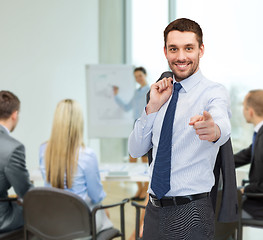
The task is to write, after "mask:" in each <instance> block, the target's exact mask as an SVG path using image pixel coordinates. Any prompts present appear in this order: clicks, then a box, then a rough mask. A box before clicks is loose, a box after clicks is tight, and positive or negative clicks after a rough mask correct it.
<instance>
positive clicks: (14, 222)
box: [0, 91, 32, 232]
mask: <svg viewBox="0 0 263 240" xmlns="http://www.w3.org/2000/svg"><path fill="white" fill-rule="evenodd" d="M19 109H20V101H19V99H18V98H17V96H15V95H14V94H13V93H11V92H9V91H0V199H2V200H3V199H6V198H7V197H8V189H10V188H11V187H13V189H14V191H15V193H16V194H17V196H18V198H23V196H24V195H25V193H26V192H27V191H28V189H29V188H30V187H32V184H31V183H30V180H29V174H28V171H27V169H26V164H25V148H24V146H23V144H22V143H20V142H18V141H17V140H16V139H14V138H13V137H11V136H10V132H12V131H13V130H14V129H15V127H16V125H17V122H18V116H19ZM21 226H23V209H22V206H20V205H19V204H18V203H17V202H15V201H12V202H10V201H0V232H8V231H11V230H14V229H16V228H19V227H21Z"/></svg>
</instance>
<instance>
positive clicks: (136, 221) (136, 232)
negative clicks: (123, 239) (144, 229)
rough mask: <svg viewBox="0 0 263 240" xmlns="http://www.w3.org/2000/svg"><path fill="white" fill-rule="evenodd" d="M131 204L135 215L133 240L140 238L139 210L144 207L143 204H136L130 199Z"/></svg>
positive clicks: (139, 239)
mask: <svg viewBox="0 0 263 240" xmlns="http://www.w3.org/2000/svg"><path fill="white" fill-rule="evenodd" d="M131 205H132V206H134V207H135V210H136V215H135V240H141V238H140V218H141V210H142V209H145V206H144V205H141V204H138V203H137V202H134V201H132V202H131Z"/></svg>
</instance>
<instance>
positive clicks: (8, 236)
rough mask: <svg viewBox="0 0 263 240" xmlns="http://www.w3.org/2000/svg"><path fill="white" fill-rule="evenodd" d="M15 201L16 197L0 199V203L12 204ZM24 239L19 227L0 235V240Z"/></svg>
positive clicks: (21, 228) (22, 230)
mask: <svg viewBox="0 0 263 240" xmlns="http://www.w3.org/2000/svg"><path fill="white" fill-rule="evenodd" d="M12 201H17V198H16V197H6V198H0V202H12ZM23 239H24V228H23V227H20V228H18V229H15V230H12V231H9V232H4V233H0V240H23Z"/></svg>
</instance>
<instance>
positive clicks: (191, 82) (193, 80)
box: [173, 69, 203, 92]
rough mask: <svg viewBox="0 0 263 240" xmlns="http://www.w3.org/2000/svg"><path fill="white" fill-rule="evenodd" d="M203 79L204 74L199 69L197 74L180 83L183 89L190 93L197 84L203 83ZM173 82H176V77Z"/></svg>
mask: <svg viewBox="0 0 263 240" xmlns="http://www.w3.org/2000/svg"><path fill="white" fill-rule="evenodd" d="M202 77H203V75H202V72H201V70H200V69H198V70H197V72H196V73H194V74H192V75H191V76H190V77H188V78H186V79H184V80H182V81H181V82H180V83H181V85H182V87H183V89H184V90H185V92H189V91H190V90H191V89H192V88H193V87H194V86H195V85H196V84H198V83H199V82H200V81H201V79H202ZM173 81H174V82H176V81H175V78H174V77H173Z"/></svg>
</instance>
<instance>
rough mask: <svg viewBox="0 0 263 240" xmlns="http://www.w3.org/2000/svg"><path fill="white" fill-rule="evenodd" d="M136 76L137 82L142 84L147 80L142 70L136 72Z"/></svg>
mask: <svg viewBox="0 0 263 240" xmlns="http://www.w3.org/2000/svg"><path fill="white" fill-rule="evenodd" d="M134 77H135V80H136V82H137V83H139V84H140V85H142V84H143V83H144V82H145V81H146V75H145V74H144V73H143V72H142V71H136V72H134Z"/></svg>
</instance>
